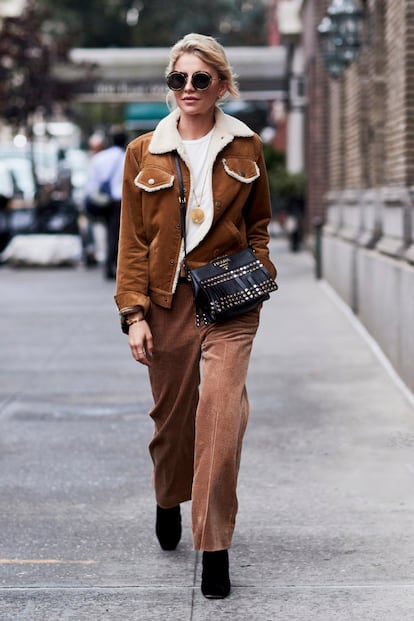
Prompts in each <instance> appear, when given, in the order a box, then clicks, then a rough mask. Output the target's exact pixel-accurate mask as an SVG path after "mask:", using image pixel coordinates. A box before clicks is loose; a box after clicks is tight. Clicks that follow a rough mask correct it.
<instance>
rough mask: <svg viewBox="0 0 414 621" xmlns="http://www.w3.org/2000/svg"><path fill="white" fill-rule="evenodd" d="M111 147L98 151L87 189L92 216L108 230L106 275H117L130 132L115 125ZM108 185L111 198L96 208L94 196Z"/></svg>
mask: <svg viewBox="0 0 414 621" xmlns="http://www.w3.org/2000/svg"><path fill="white" fill-rule="evenodd" d="M109 142H110V146H108V147H107V148H105V149H103V150H101V151H99V152H97V153H95V155H93V156H92V158H91V161H90V167H89V173H88V179H87V182H86V188H85V200H86V205H87V207H86V209H87V211H88V213H89V215H92V216H94V217H96V218H97V219H99V220H101V221H103V223H104V225H105V229H106V251H105V265H104V269H105V276H106V278H108V279H113V278H115V274H116V261H117V255H118V237H119V218H120V212H121V194H122V174H123V168H124V156H125V146H126V142H127V135H126V133H125V132H124V130H123V129H122V128H121V127H113V128H112V129H111V131H110V135H109ZM106 183H107V184H108V187H109V200H108V202H107V203H106V204H105V205H101V206H97V207H96V211H94V210H93V209H92V208H91V207H90V206H91V205H92V204H93V196H94V195H95V194H97V193H99V192H100V191H101V188H102V186H103V184H106Z"/></svg>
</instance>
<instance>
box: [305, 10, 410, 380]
mask: <svg viewBox="0 0 414 621" xmlns="http://www.w3.org/2000/svg"><path fill="white" fill-rule="evenodd" d="M360 4H361V6H362V7H363V9H364V32H363V45H362V47H361V50H360V54H359V56H358V58H357V60H356V61H355V62H354V63H352V65H351V66H350V67H348V68H347V69H346V70H345V71H344V72H343V73H342V74H341V75H340V77H339V78H338V79H332V78H330V77H329V76H328V74H327V72H326V71H325V69H324V67H323V64H322V61H321V55H320V50H319V47H318V41H317V33H316V27H317V25H318V23H319V22H320V20H321V19H322V17H323V16H324V14H325V13H326V9H327V7H328V5H329V0H304V1H303V3H302V19H303V30H304V38H303V44H304V49H305V75H306V76H307V98H308V107H307V117H306V126H307V143H306V144H307V146H306V170H307V174H308V178H309V195H308V212H309V214H310V217H314V216H321V217H322V218H323V219H324V222H325V225H324V233H323V255H322V256H323V275H324V278H325V279H326V280H327V281H328V282H329V283H330V284H331V285H332V286H333V287H334V289H335V290H336V291H337V292H338V293H339V295H340V296H341V297H342V298H343V299H344V300H345V301H346V302H347V304H349V306H350V307H351V308H352V309H353V310H354V312H355V313H356V314H357V315H358V317H359V318H360V320H361V321H362V323H363V324H364V325H365V326H366V328H367V329H368V331H369V332H370V333H371V335H372V336H373V337H374V338H375V340H376V341H377V342H378V344H379V345H380V347H381V348H382V350H383V351H384V352H385V354H386V355H387V356H388V358H389V359H390V361H391V363H392V364H393V366H394V368H395V369H396V370H397V372H398V373H399V375H400V376H401V378H402V379H403V381H404V382H405V383H406V384H407V386H408V387H409V388H410V389H411V390H414V329H413V323H414V216H413V213H414V206H413V205H414V0H365V1H364V0H360Z"/></svg>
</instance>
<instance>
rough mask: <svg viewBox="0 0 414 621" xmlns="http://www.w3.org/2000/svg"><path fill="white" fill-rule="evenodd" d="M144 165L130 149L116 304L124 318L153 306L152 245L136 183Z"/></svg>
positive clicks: (127, 155) (126, 169) (124, 180)
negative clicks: (150, 285)
mask: <svg viewBox="0 0 414 621" xmlns="http://www.w3.org/2000/svg"><path fill="white" fill-rule="evenodd" d="M139 170H140V165H139V162H138V161H137V159H136V156H135V153H134V150H133V149H132V148H131V146H129V147H128V149H127V152H126V156H125V165H124V176H123V184H122V202H121V224H120V233H119V250H118V263H117V281H116V292H115V302H116V304H117V306H118V309H119V312H120V314H121V315H125V314H128V313H130V312H133V311H134V310H136V308H137V307H138V306H141V307H142V308H143V310H144V315H145V314H147V312H148V310H149V307H150V299H149V296H148V243H147V240H146V237H145V233H144V226H143V217H142V199H141V190H140V189H139V188H138V187H137V186H136V185H135V183H134V180H135V178H136V176H137V174H138V173H139Z"/></svg>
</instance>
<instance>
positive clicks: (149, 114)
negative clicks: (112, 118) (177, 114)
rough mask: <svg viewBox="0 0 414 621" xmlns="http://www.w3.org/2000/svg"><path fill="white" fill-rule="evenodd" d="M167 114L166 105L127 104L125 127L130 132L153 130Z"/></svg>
mask: <svg viewBox="0 0 414 621" xmlns="http://www.w3.org/2000/svg"><path fill="white" fill-rule="evenodd" d="M169 112H170V110H169V109H168V106H167V104H166V103H162V102H159V101H155V102H148V103H147V102H137V103H129V104H127V105H126V106H125V114H124V119H125V121H124V123H125V127H126V128H127V129H130V130H134V129H153V128H154V127H155V126H156V125H157V123H158V122H159V121H160V120H161V119H163V118H164V117H165V116H167V114H169Z"/></svg>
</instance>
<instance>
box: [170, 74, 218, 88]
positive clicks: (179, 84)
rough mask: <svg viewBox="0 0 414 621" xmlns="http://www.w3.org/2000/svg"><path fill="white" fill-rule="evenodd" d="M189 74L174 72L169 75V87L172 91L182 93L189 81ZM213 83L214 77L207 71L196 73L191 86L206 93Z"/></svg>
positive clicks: (192, 77)
mask: <svg viewBox="0 0 414 621" xmlns="http://www.w3.org/2000/svg"><path fill="white" fill-rule="evenodd" d="M189 77H190V76H189V75H188V73H182V72H181V71H172V72H171V73H169V74H168V75H167V86H168V88H170V89H171V90H172V91H182V90H183V88H185V85H186V84H187V81H188V79H189ZM212 81H213V77H212V76H211V75H210V74H209V73H207V71H196V72H195V73H193V75H192V76H191V84H192V85H193V87H194V88H195V89H196V90H197V91H206V90H207V89H208V87H209V86H210V84H211V82H212Z"/></svg>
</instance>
